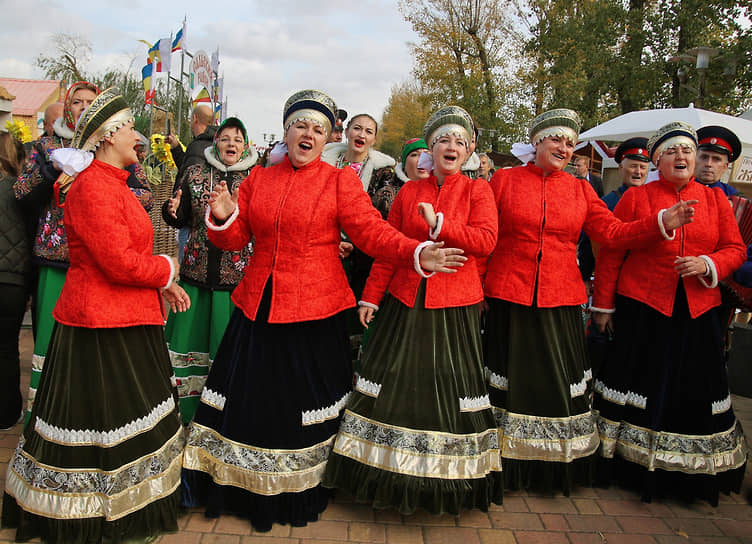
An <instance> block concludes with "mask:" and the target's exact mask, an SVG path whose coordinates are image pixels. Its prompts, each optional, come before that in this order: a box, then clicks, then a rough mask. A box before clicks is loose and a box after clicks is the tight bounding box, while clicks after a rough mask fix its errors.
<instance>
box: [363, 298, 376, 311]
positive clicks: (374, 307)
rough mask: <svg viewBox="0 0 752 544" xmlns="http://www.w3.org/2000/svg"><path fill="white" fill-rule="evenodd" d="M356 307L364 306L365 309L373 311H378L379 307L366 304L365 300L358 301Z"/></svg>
mask: <svg viewBox="0 0 752 544" xmlns="http://www.w3.org/2000/svg"><path fill="white" fill-rule="evenodd" d="M358 306H364V307H366V308H372V309H373V310H376V311H377V312H378V311H379V307H378V306H376V305H375V304H371V303H370V302H366V301H365V300H359V301H358Z"/></svg>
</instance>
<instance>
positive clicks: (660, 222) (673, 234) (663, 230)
mask: <svg viewBox="0 0 752 544" xmlns="http://www.w3.org/2000/svg"><path fill="white" fill-rule="evenodd" d="M664 213H666V209H665V208H664V209H662V210H661V211H659V212H658V228H659V229H661V234H662V235H663V237H664V238H665V239H666V240H673V239H674V238H676V231H675V230H672V231H671V235H670V236H669V234H668V232H667V231H666V227H664V226H663V214H664Z"/></svg>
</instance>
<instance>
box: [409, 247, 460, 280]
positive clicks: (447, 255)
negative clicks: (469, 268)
mask: <svg viewBox="0 0 752 544" xmlns="http://www.w3.org/2000/svg"><path fill="white" fill-rule="evenodd" d="M443 245H444V242H434V243H432V244H430V245H427V246H426V247H424V248H423V249H422V250H421V252H420V266H421V268H423V269H424V270H429V271H431V272H444V273H449V274H453V273H455V272H457V269H458V268H460V267H462V266H464V264H465V261H466V260H467V257H465V256H464V255H462V254H463V253H464V251H462V250H461V249H457V248H456V247H448V248H444V247H442V246H443Z"/></svg>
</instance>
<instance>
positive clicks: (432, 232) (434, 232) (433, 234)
mask: <svg viewBox="0 0 752 544" xmlns="http://www.w3.org/2000/svg"><path fill="white" fill-rule="evenodd" d="M443 225H444V214H443V213H442V212H439V213H437V214H436V226H435V227H434V228H432V229H429V230H428V237H429V238H430V239H431V240H436V238H438V237H439V234H441V227H442V226H443Z"/></svg>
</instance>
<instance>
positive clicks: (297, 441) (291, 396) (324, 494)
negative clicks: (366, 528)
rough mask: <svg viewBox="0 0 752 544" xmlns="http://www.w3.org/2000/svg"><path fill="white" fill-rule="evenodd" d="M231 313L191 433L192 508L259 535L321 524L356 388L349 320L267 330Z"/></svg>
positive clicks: (187, 466)
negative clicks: (243, 523) (231, 517)
mask: <svg viewBox="0 0 752 544" xmlns="http://www.w3.org/2000/svg"><path fill="white" fill-rule="evenodd" d="M269 295H270V289H267V290H266V292H265V295H264V297H263V301H262V309H260V310H259V318H258V319H256V320H255V321H251V320H249V319H248V318H247V317H246V316H245V315H244V314H243V312H242V311H241V310H240V309H236V310H235V312H234V313H233V315H232V317H231V319H230V323H229V325H228V326H227V330H226V332H225V336H224V339H223V340H222V343H221V344H220V346H219V349H218V350H217V357H216V358H215V360H214V363H213V365H212V368H211V371H210V373H209V377H208V378H207V381H206V385H205V387H204V391H203V393H202V395H201V402H200V404H199V406H198V409H197V411H196V416H195V418H194V421H193V423H192V425H191V427H190V434H189V438H188V446H187V448H186V453H185V460H184V471H183V472H184V475H183V482H184V484H185V495H184V501H185V504H187V505H189V506H205V507H206V515H207V516H210V517H216V516H218V515H220V514H222V513H232V514H235V515H238V516H241V517H245V518H248V519H249V520H250V522H251V524H252V525H253V527H254V528H255V529H256V530H257V531H268V530H270V529H271V527H272V525H273V524H274V523H286V524H291V525H294V526H302V525H305V524H306V523H308V522H309V521H315V520H316V519H318V515H319V514H320V513H321V512H322V511H323V510H324V509H325V508H326V505H327V503H328V499H329V491H328V490H326V489H324V488H322V487H321V486H320V485H319V484H320V482H321V475H322V474H323V471H324V466H325V464H326V460H327V458H328V457H329V451H330V450H331V445H332V442H333V440H334V435H335V434H336V433H337V428H338V427H339V421H340V417H341V413H342V410H343V409H344V405H345V402H346V401H347V398H348V396H349V394H350V390H351V388H352V363H351V359H350V347H349V341H348V337H347V329H346V325H345V317H344V314H343V313H339V314H336V315H334V316H332V317H329V318H326V319H321V320H315V321H306V322H299V323H287V324H272V323H268V322H266V315H268V304H269V299H270V297H269Z"/></svg>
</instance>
